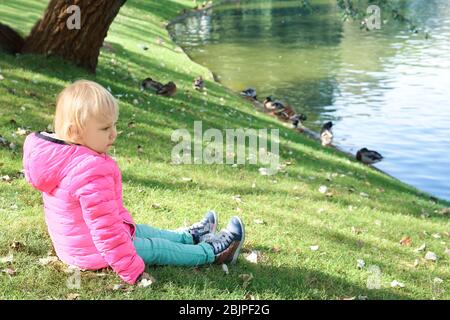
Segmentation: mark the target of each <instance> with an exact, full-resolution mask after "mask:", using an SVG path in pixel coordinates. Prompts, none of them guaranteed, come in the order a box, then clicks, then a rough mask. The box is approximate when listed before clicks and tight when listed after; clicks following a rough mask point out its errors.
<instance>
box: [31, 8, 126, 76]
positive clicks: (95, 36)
mask: <svg viewBox="0 0 450 320" xmlns="http://www.w3.org/2000/svg"><path fill="white" fill-rule="evenodd" d="M125 2H126V0H70V1H67V0H51V1H50V3H49V4H48V7H47V10H46V11H45V13H44V16H43V18H42V19H41V20H39V21H38V22H37V23H36V25H35V26H34V27H33V29H32V30H31V33H30V35H29V36H28V37H27V38H26V39H25V44H24V46H23V48H22V53H35V54H44V55H55V56H60V57H62V58H63V59H65V60H68V61H71V62H73V63H75V64H76V65H78V66H81V67H84V68H87V69H88V70H90V71H91V72H95V69H96V67H97V62H98V56H99V54H100V48H101V47H102V45H103V40H104V39H105V37H106V35H107V32H108V29H109V26H110V25H111V23H112V22H113V20H114V18H115V17H116V15H117V14H118V13H119V10H120V7H121V6H122V5H123V4H124V3H125ZM71 5H77V6H78V7H79V8H80V13H81V19H80V20H81V24H80V28H79V29H76V28H75V29H69V27H70V26H71V25H70V24H69V25H68V24H67V22H68V20H70V21H73V14H74V12H73V11H69V12H67V9H68V8H69V7H70V6H71Z"/></svg>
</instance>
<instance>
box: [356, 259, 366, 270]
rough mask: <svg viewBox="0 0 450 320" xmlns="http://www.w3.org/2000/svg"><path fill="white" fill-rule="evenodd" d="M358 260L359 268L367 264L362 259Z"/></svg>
mask: <svg viewBox="0 0 450 320" xmlns="http://www.w3.org/2000/svg"><path fill="white" fill-rule="evenodd" d="M356 262H357V263H358V268H359V269H364V267H365V266H366V262H365V261H364V260H362V259H358V260H356Z"/></svg>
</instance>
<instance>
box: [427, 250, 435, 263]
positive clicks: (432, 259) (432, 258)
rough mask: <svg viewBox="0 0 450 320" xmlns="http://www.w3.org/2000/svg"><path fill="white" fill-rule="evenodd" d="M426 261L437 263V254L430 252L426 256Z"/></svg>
mask: <svg viewBox="0 0 450 320" xmlns="http://www.w3.org/2000/svg"><path fill="white" fill-rule="evenodd" d="M425 260H428V261H436V260H437V256H436V253H434V252H431V251H428V252H427V253H426V254H425Z"/></svg>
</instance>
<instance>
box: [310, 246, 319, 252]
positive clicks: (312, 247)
mask: <svg viewBox="0 0 450 320" xmlns="http://www.w3.org/2000/svg"><path fill="white" fill-rule="evenodd" d="M309 248H310V249H311V251H317V250H319V246H310V247H309Z"/></svg>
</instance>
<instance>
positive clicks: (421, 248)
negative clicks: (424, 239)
mask: <svg viewBox="0 0 450 320" xmlns="http://www.w3.org/2000/svg"><path fill="white" fill-rule="evenodd" d="M426 247H427V245H426V244H425V243H424V244H422V245H421V246H420V247H418V248H417V249H415V250H414V252H420V251H423V250H425V248H426Z"/></svg>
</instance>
